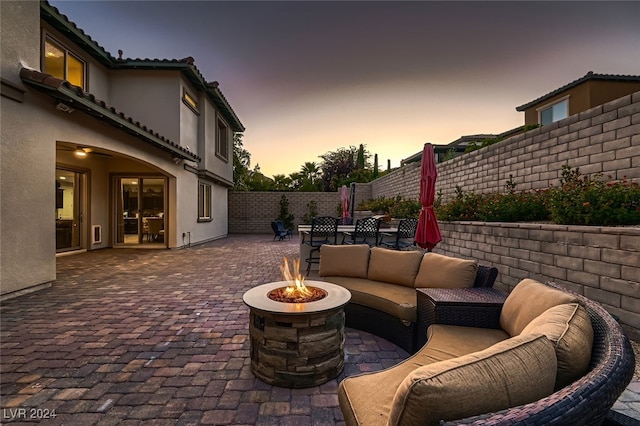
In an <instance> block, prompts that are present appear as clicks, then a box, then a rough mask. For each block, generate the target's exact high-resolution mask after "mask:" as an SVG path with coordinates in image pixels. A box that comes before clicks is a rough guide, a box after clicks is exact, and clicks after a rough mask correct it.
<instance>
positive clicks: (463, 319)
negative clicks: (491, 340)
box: [416, 287, 507, 348]
mask: <svg viewBox="0 0 640 426" xmlns="http://www.w3.org/2000/svg"><path fill="white" fill-rule="evenodd" d="M416 291H417V296H418V311H417V316H418V318H417V321H416V328H417V347H418V348H419V347H421V346H422V345H424V344H425V343H426V341H427V337H426V335H427V328H429V326H430V325H431V324H447V325H460V326H465V327H479V328H500V312H501V311H502V305H503V304H504V301H505V299H506V298H507V293H506V292H503V291H500V290H497V289H495V288H488V287H480V288H475V287H474V288H418V289H416Z"/></svg>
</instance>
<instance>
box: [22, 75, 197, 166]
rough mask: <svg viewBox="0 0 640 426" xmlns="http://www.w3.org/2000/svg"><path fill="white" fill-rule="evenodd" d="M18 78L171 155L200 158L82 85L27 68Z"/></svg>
mask: <svg viewBox="0 0 640 426" xmlns="http://www.w3.org/2000/svg"><path fill="white" fill-rule="evenodd" d="M20 79H21V80H22V81H23V82H24V83H25V84H27V85H29V86H32V87H34V88H36V89H38V90H40V91H42V92H45V93H47V94H48V95H50V96H52V97H54V98H56V99H58V100H59V101H61V102H63V103H64V104H66V105H67V106H69V107H70V108H73V109H77V110H80V111H82V112H84V113H87V114H89V115H91V116H94V117H96V118H98V119H100V120H102V121H105V122H107V123H109V124H111V125H113V126H114V127H116V128H119V129H121V130H124V131H126V132H127V133H129V134H132V135H134V136H136V137H138V138H140V139H142V140H144V141H146V142H148V143H151V144H153V145H155V146H157V147H159V148H161V149H164V150H165V151H168V152H170V153H171V154H172V155H174V156H177V157H179V158H184V159H187V160H190V161H200V160H201V159H200V157H199V156H198V155H197V154H194V153H193V152H191V151H190V150H188V149H186V148H184V147H182V146H180V145H178V144H176V143H175V142H172V141H170V140H169V139H167V138H165V137H164V136H161V135H159V134H158V133H157V132H154V131H153V130H152V129H150V128H148V127H147V126H145V125H143V124H140V122H139V121H134V120H133V118H131V117H129V116H127V115H125V114H124V113H123V112H120V111H118V110H116V109H115V108H114V107H112V106H110V105H107V104H106V103H105V102H104V101H101V100H99V99H97V98H96V97H95V95H92V94H91V93H87V92H83V91H82V88H80V87H78V86H74V85H72V84H71V83H69V82H68V81H65V80H61V79H59V78H56V77H53V76H52V75H50V74H46V73H43V72H40V71H36V70H33V69H29V68H21V69H20Z"/></svg>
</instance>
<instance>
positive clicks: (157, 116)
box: [109, 70, 196, 152]
mask: <svg viewBox="0 0 640 426" xmlns="http://www.w3.org/2000/svg"><path fill="white" fill-rule="evenodd" d="M181 81H182V77H181V76H180V72H179V71H158V70H153V71H148V70H117V71H112V72H111V73H110V75H109V93H110V100H109V101H110V103H111V105H112V106H113V107H115V108H116V109H117V110H120V111H125V112H126V114H127V115H129V116H131V117H134V118H135V120H136V121H139V122H140V124H142V125H145V126H147V128H149V129H152V130H153V131H154V132H155V133H158V134H160V135H162V136H164V137H165V138H167V139H169V140H171V141H173V142H175V143H178V144H180V145H181V146H184V145H183V144H182V143H181V139H180V138H181V132H182V129H181V109H182V106H183V104H182V101H181V99H182V91H181V87H182V86H181ZM191 148H192V149H193V151H194V152H195V149H196V147H195V146H192V147H191Z"/></svg>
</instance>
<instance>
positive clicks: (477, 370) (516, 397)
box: [388, 334, 556, 426]
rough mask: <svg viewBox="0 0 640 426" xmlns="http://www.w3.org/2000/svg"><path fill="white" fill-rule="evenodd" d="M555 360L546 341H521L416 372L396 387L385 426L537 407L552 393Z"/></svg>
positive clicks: (528, 338) (534, 337) (530, 338)
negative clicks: (523, 407)
mask: <svg viewBox="0 0 640 426" xmlns="http://www.w3.org/2000/svg"><path fill="white" fill-rule="evenodd" d="M555 380H556V355H555V351H554V349H553V343H551V341H549V339H547V338H546V337H545V336H543V335H541V334H538V335H524V336H517V337H512V338H510V339H507V340H504V341H502V342H500V343H496V344H495V345H493V346H491V347H490V348H487V349H485V350H483V351H480V352H474V353H471V354H468V355H464V356H462V357H459V358H453V359H450V360H446V361H440V362H436V363H433V364H428V365H425V366H422V367H419V368H417V369H415V370H414V371H413V372H412V373H410V374H409V375H408V376H407V377H406V378H405V379H404V380H403V382H402V383H401V384H400V386H399V387H398V390H397V391H396V394H395V396H394V398H393V403H392V405H391V413H390V416H389V422H388V424H389V425H402V426H414V425H433V426H435V425H438V424H439V422H440V420H445V421H447V420H458V419H463V418H466V417H470V416H474V415H479V414H484V413H490V412H494V411H499V410H503V409H506V408H509V407H515V406H518V405H522V404H527V403H530V402H533V401H537V400H538V399H540V398H544V397H545V396H548V395H550V394H551V393H552V392H553V385H554V383H555Z"/></svg>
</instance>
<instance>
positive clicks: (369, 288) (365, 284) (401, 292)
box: [324, 276, 418, 322]
mask: <svg viewBox="0 0 640 426" xmlns="http://www.w3.org/2000/svg"><path fill="white" fill-rule="evenodd" d="M324 280H325V281H327V282H330V283H333V284H338V285H339V286H342V287H344V288H346V289H347V290H349V291H350V292H351V300H350V301H349V303H357V304H360V305H364V306H368V307H370V308H374V309H377V310H379V311H382V312H386V313H388V314H389V315H393V316H395V317H396V318H398V319H400V320H402V321H406V322H415V321H416V316H417V303H418V296H417V293H416V290H415V289H414V288H413V287H405V286H401V285H396V284H389V283H384V282H381V281H372V280H368V279H364V278H351V277H334V276H327V277H324Z"/></svg>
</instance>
